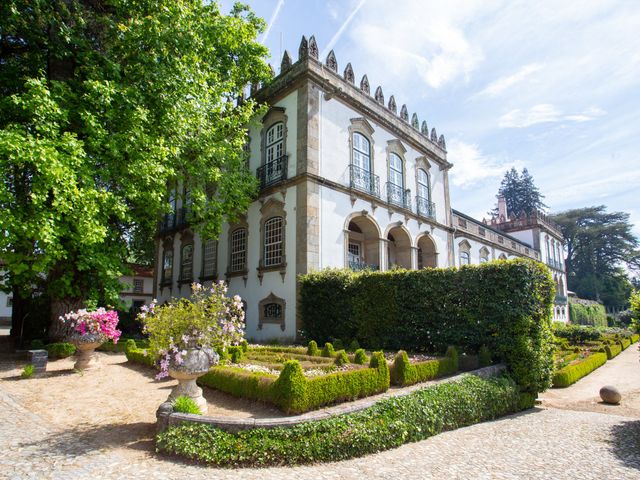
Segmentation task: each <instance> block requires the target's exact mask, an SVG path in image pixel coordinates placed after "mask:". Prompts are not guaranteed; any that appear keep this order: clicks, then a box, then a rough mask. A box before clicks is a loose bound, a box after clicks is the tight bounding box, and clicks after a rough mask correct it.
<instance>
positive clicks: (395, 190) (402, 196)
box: [387, 182, 411, 210]
mask: <svg viewBox="0 0 640 480" xmlns="http://www.w3.org/2000/svg"><path fill="white" fill-rule="evenodd" d="M387 201H388V202H389V203H391V204H393V205H397V206H398V207H401V208H406V209H407V210H411V190H409V189H406V190H405V189H404V188H402V187H400V186H398V185H396V184H395V183H391V182H387Z"/></svg>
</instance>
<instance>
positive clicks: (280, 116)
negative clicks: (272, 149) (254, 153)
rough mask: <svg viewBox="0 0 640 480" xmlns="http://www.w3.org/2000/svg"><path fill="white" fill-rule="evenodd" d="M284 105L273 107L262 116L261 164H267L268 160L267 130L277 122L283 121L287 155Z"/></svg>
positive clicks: (284, 144)
mask: <svg viewBox="0 0 640 480" xmlns="http://www.w3.org/2000/svg"><path fill="white" fill-rule="evenodd" d="M284 112H285V109H284V108H283V107H271V108H270V109H269V111H268V112H267V113H266V114H265V115H264V117H262V129H261V130H260V165H265V164H266V161H267V149H266V143H267V132H268V131H269V129H270V128H271V127H273V126H274V125H275V124H276V123H279V122H282V123H283V130H282V145H283V151H284V155H287V132H288V127H287V115H285V113H284Z"/></svg>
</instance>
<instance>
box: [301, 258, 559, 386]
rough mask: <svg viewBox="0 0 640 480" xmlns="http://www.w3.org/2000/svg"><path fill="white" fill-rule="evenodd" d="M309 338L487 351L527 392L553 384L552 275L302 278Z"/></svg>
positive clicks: (517, 265) (507, 266)
mask: <svg viewBox="0 0 640 480" xmlns="http://www.w3.org/2000/svg"><path fill="white" fill-rule="evenodd" d="M299 282H300V315H301V320H302V323H303V330H304V331H305V332H306V334H307V336H308V337H309V338H313V339H315V340H316V341H319V342H324V341H328V340H329V339H330V338H331V337H334V338H336V337H337V338H350V339H356V340H357V341H358V342H359V344H360V345H362V346H364V347H366V348H369V349H380V348H383V349H385V350H399V349H407V350H412V351H427V352H430V353H431V352H444V350H445V348H446V347H447V346H448V345H457V346H459V347H462V349H463V350H464V351H478V350H479V349H480V347H482V346H483V345H485V346H486V347H487V348H488V349H489V350H490V351H491V353H492V355H493V356H494V357H495V359H496V360H501V361H503V362H504V363H505V364H506V365H507V368H508V370H509V372H510V373H511V374H512V376H513V378H514V379H515V380H516V382H517V383H518V384H520V385H521V386H522V387H523V389H525V390H527V391H529V392H532V393H535V392H540V391H543V390H545V389H546V388H548V387H549V386H550V385H551V380H552V374H553V359H554V357H553V353H554V347H553V343H552V340H553V336H552V332H551V306H552V303H553V298H554V294H555V287H554V283H553V279H552V277H551V273H550V271H549V269H548V268H547V267H545V266H544V265H542V264H541V263H539V262H536V261H533V260H528V259H516V260H509V261H496V262H489V263H485V264H482V265H471V266H464V267H462V268H459V269H457V268H448V269H437V268H430V269H423V270H391V271H386V272H371V271H363V272H358V273H354V272H346V271H338V270H324V271H320V272H313V273H309V274H306V275H302V276H300V277H299Z"/></svg>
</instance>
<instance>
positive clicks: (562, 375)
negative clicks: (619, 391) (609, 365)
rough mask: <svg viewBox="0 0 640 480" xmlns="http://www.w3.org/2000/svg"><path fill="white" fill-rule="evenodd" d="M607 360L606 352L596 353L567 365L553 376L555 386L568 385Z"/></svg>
mask: <svg viewBox="0 0 640 480" xmlns="http://www.w3.org/2000/svg"><path fill="white" fill-rule="evenodd" d="M606 362H607V355H606V354H605V353H594V354H593V355H590V356H588V357H587V358H585V359H584V360H582V361H580V362H577V363H573V364H571V365H567V366H566V367H564V368H561V369H560V370H558V371H557V372H556V373H555V375H554V376H553V386H554V387H568V386H569V385H572V384H574V383H576V382H577V381H578V380H580V379H581V378H582V377H584V376H586V375H589V374H590V373H591V372H593V371H594V370H595V369H596V368H598V367H601V366H602V365H604V364H605V363H606Z"/></svg>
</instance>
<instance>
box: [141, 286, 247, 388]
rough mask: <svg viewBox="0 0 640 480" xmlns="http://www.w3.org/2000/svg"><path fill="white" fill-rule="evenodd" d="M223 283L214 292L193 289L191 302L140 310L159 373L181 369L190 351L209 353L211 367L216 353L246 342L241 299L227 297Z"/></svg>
mask: <svg viewBox="0 0 640 480" xmlns="http://www.w3.org/2000/svg"><path fill="white" fill-rule="evenodd" d="M226 293H227V286H226V284H225V283H224V282H222V281H220V282H219V283H217V284H213V286H212V287H211V288H205V287H204V286H202V285H200V284H199V283H193V284H192V285H191V299H187V298H180V299H172V300H171V301H169V302H168V303H166V304H164V305H161V306H158V305H157V302H156V300H154V301H153V302H151V304H150V305H145V306H143V307H142V308H141V309H140V313H139V314H138V319H139V320H140V321H141V322H142V323H143V324H144V328H143V332H144V333H146V334H148V335H149V347H150V350H151V353H152V354H153V355H155V356H157V358H159V359H160V373H158V375H157V376H156V378H158V379H159V378H163V377H166V376H167V375H168V374H169V365H170V364H173V365H180V364H182V363H183V357H184V356H185V355H186V354H187V349H189V348H199V349H202V350H204V351H205V352H207V354H208V355H209V357H210V359H211V361H212V363H214V362H215V361H217V354H216V353H215V349H216V348H218V347H223V348H224V347H226V346H228V345H237V344H238V343H239V342H240V341H241V340H242V339H243V338H244V310H243V308H242V299H241V298H240V297H239V296H238V295H234V296H233V297H227V296H226Z"/></svg>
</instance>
